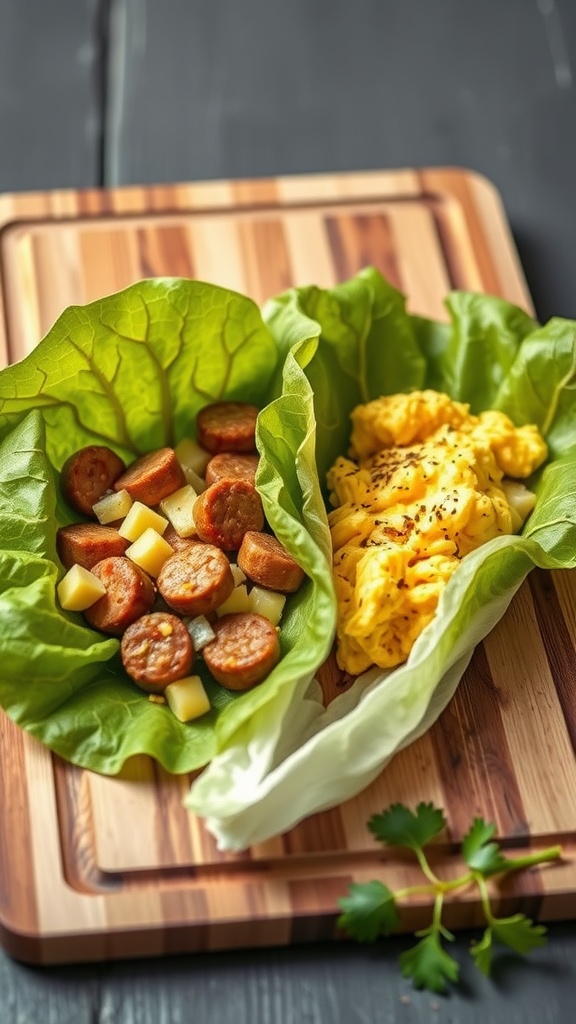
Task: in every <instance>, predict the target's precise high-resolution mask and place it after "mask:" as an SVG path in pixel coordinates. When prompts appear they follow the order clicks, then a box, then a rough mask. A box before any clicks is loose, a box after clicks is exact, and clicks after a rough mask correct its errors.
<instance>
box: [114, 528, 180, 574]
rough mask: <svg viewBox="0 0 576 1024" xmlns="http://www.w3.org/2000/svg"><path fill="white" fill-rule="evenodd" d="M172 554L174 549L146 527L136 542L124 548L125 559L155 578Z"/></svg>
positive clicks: (154, 531)
mask: <svg viewBox="0 0 576 1024" xmlns="http://www.w3.org/2000/svg"><path fill="white" fill-rule="evenodd" d="M173 554H174V548H173V547H171V545H170V544H169V543H168V541H167V540H164V537H161V536H160V534H159V533H157V532H156V530H153V529H152V527H151V526H150V527H148V529H147V530H144V533H142V534H141V535H140V536H139V537H138V539H137V540H135V541H134V543H133V544H131V545H130V547H129V548H126V557H127V558H131V559H132V561H133V562H135V563H136V565H139V566H140V568H141V569H144V572H147V573H148V575H149V576H154V577H155V576H157V575H158V573H159V572H160V569H161V568H162V566H163V565H164V562H165V561H166V559H167V558H170V555H173Z"/></svg>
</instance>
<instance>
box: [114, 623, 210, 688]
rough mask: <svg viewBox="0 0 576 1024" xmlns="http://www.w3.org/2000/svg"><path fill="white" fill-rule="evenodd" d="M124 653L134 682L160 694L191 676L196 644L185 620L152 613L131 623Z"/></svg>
mask: <svg viewBox="0 0 576 1024" xmlns="http://www.w3.org/2000/svg"><path fill="white" fill-rule="evenodd" d="M120 654H121V656H122V664H123V665H124V668H125V669H126V672H127V673H128V675H129V676H130V677H131V678H132V679H133V680H134V682H135V683H137V684H138V686H139V687H140V688H141V689H142V690H147V691H148V692H149V693H159V692H161V691H162V690H164V689H165V688H166V686H168V684H169V683H173V682H174V681H175V680H176V679H182V678H183V677H184V676H186V675H188V673H189V671H190V669H191V667H192V661H193V658H194V647H193V645H192V640H191V639H190V634H189V633H188V630H187V629H186V626H185V625H184V623H183V622H182V620H181V619H179V618H177V617H176V615H171V614H167V613H166V612H152V613H151V614H150V615H142V616H141V617H140V618H139V619H136V621H135V622H133V623H131V625H130V626H128V628H127V630H126V632H125V633H124V636H123V637H122V643H121V644H120Z"/></svg>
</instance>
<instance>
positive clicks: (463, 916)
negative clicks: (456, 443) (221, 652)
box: [0, 169, 576, 963]
mask: <svg viewBox="0 0 576 1024" xmlns="http://www.w3.org/2000/svg"><path fill="white" fill-rule="evenodd" d="M368 264H372V265H374V266H376V267H378V268H379V269H380V270H381V271H382V273H383V274H384V275H385V276H386V277H387V278H388V279H389V280H390V281H391V282H392V283H393V284H395V285H396V286H398V287H399V288H401V289H402V290H403V291H404V292H405V294H406V295H407V299H408V305H409V308H410V310H411V311H413V312H415V313H420V314H423V315H427V316H432V317H438V318H445V316H446V311H445V307H444V298H445V295H446V293H447V292H448V291H449V290H450V289H451V288H466V289H470V290H481V291H487V292H491V293H493V294H497V295H501V296H503V297H505V298H507V299H509V300H510V301H512V302H515V303H517V304H518V305H521V306H523V307H524V308H525V309H527V310H529V309H530V298H529V295H528V292H527V289H526V284H525V281H524V278H523V275H522V271H521V268H520V266H519V263H518V258H517V255H516V252H515V249H514V245H513V242H512V238H511V234H510V230H509V227H508V224H507V222H506V217H505V215H504V212H503V210H502V206H501V203H500V200H499V197H498V195H497V193H496V191H495V190H494V188H493V187H492V186H491V185H490V183H488V182H487V181H485V180H484V179H483V178H481V177H479V176H478V175H475V174H472V173H470V172H467V171H462V170H458V169H423V170H419V171H416V170H404V171H392V172H369V173H361V174H352V175H330V176H328V175H318V176H311V177H305V176H304V177H291V178H278V179H274V180H265V181H258V180H255V181H245V182H197V183H194V184H185V183H183V184H176V185H173V186H157V187H131V188H122V189H112V190H108V191H98V190H92V191H85V192H72V191H68V192H51V193H29V194H21V195H14V196H10V195H7V196H0V357H1V358H3V360H4V362H13V361H15V360H16V359H19V358H21V357H23V356H24V355H25V354H26V353H28V352H30V351H31V350H32V348H33V347H34V346H35V345H36V344H37V342H38V339H39V338H40V337H41V336H42V335H43V334H44V333H45V332H46V331H47V330H48V329H49V327H50V326H51V324H52V322H53V321H54V320H55V319H56V317H57V316H58V315H59V314H60V312H61V311H62V309H63V308H64V307H66V306H68V305H71V304H76V303H84V302H89V301H91V300H93V299H96V298H99V297H100V296H102V295H103V294H107V293H110V292H113V291H117V290H119V289H121V288H123V287H125V286H127V285H128V284H130V283H131V282H132V281H135V280H138V279H140V278H142V277H146V276H162V275H176V276H187V277H199V278H202V279H204V280H209V281H212V282H214V283H218V284H223V285H227V286H228V287H232V288H236V289H237V290H239V291H242V292H245V293H247V294H249V295H251V296H252V297H253V298H254V299H255V300H256V301H257V302H260V303H262V302H264V301H265V300H266V299H267V298H268V297H270V296H271V295H274V294H276V293H278V292H280V291H282V290H284V289H285V288H287V287H290V286H291V285H302V284H311V283H315V284H319V285H321V286H330V285H333V284H335V283H336V282H337V281H340V280H344V279H346V278H348V277H350V276H351V275H352V274H354V273H356V272H357V271H358V270H359V269H361V267H362V266H365V265H368ZM575 639H576V583H575V576H574V574H573V573H569V572H561V571H554V572H552V573H547V572H543V571H540V570H538V571H536V572H534V573H533V574H532V575H531V577H530V579H529V581H527V582H526V583H525V584H524V585H523V587H522V588H521V589H520V591H519V592H518V594H517V595H516V597H515V599H514V601H513V602H512V604H511V606H510V608H509V610H508V612H507V614H506V616H505V617H504V619H503V620H502V621H501V622H500V624H499V625H498V626H497V627H496V629H495V630H494V631H493V632H492V633H491V634H490V636H489V637H487V638H486V641H485V642H484V643H483V644H481V645H480V646H479V648H478V649H477V651H476V653H475V655H474V657H473V659H472V662H471V664H470V666H469V668H468V670H467V672H466V674H465V676H464V678H463V680H462V683H461V685H460V686H459V688H458V690H457V693H456V695H455V697H454V699H453V700H452V702H451V704H450V705H449V706H448V708H447V709H446V710H445V711H444V713H443V715H442V716H441V717H440V719H439V720H438V722H437V723H436V725H435V726H434V727H433V728H432V729H431V730H430V731H429V732H428V733H427V734H426V735H425V736H423V737H422V738H421V739H420V740H418V741H417V742H416V743H414V744H412V745H411V746H410V747H409V748H407V749H406V750H404V751H402V752H400V753H399V754H398V755H397V756H396V757H395V759H394V761H393V762H392V764H391V765H390V766H389V767H388V769H387V770H386V771H385V772H383V773H382V774H381V776H380V777H379V778H378V779H376V780H375V782H374V783H373V784H372V785H371V786H370V787H368V788H367V789H366V790H365V791H364V792H363V793H360V794H359V795H358V796H357V797H356V798H354V799H353V800H349V801H347V802H346V803H344V804H343V805H341V806H340V807H337V808H333V809H331V810H328V811H324V812H322V813H321V814H317V815H314V816H313V817H311V818H309V819H307V820H306V821H304V822H301V823H300V824H299V825H297V826H296V827H295V828H293V829H292V830H291V831H290V832H289V833H287V834H286V835H283V836H277V837H274V838H273V839H270V840H268V841H267V842H264V843H260V844H258V845H257V846H255V847H253V848H252V849H250V850H247V851H245V852H243V853H240V854H238V853H236V854H232V853H224V852H221V851H219V850H218V849H217V848H216V845H215V842H214V839H213V838H212V837H211V836H210V835H209V833H208V832H207V831H206V830H205V829H204V827H203V825H202V822H200V821H198V820H197V819H196V818H195V817H194V816H192V815H190V814H188V813H187V812H186V811H185V810H184V809H183V807H182V797H183V795H184V793H185V792H186V791H187V788H188V786H189V782H190V780H189V778H188V777H174V776H169V775H167V773H166V772H164V771H163V770H162V769H161V768H160V767H159V766H158V765H155V764H153V763H152V762H151V761H149V760H148V759H146V758H144V757H141V758H135V759H134V760H133V761H132V762H131V763H130V765H129V766H127V768H126V770H125V771H124V772H123V773H122V775H121V776H120V777H118V778H115V779H109V778H104V777H101V776H97V775H94V774H91V773H89V772H86V771H84V770H82V769H80V768H77V767H73V766H71V765H68V764H66V763H65V762H64V761H62V760H61V759H59V758H58V757H55V756H52V755H51V754H50V753H49V752H48V751H47V750H46V749H44V748H43V747H41V746H40V744H38V743H37V742H36V741H35V740H34V739H33V738H32V737H30V736H29V735H26V734H24V733H22V732H21V731H20V730H19V729H18V728H17V727H16V726H15V725H13V724H12V723H11V722H10V721H9V720H8V719H7V718H6V716H4V715H2V716H1V717H0V727H1V729H2V747H1V753H0V758H1V775H0V814H1V816H2V832H1V836H2V838H1V839H0V937H1V938H2V941H3V943H4V945H5V946H6V948H7V949H8V950H9V951H10V952H11V953H12V954H13V955H14V956H16V957H19V958H21V959H25V960H29V961H32V962H41V963H53V962H61V961H74V960H95V959H106V958H114V957H123V956H150V955H160V954H166V953H170V952H177V951H183V950H188V951H193V950H203V949H219V948H231V947H239V946H258V945H268V944H274V945H282V944H286V943H292V942H305V941H314V940H318V939H324V938H328V937H335V936H336V934H337V932H336V926H335V920H336V915H337V900H338V898H339V897H340V896H341V895H343V894H344V892H345V891H346V888H347V886H348V885H349V883H350V882H351V881H353V880H355V881H363V880H368V879H370V878H372V877H374V876H375V875H378V874H379V873H380V872H382V871H383V870H385V872H386V879H387V881H388V882H389V884H391V885H393V886H396V885H398V886H400V885H405V884H410V883H412V882H414V881H416V880H419V875H418V870H417V869H416V868H415V866H414V864H413V862H412V861H411V860H409V859H406V858H404V857H402V856H400V855H399V854H397V853H394V852H392V851H388V852H387V853H383V852H382V851H381V849H380V848H379V847H378V846H377V844H376V843H375V842H374V840H373V839H372V837H371V835H370V834H369V833H368V831H367V829H366V822H367V819H368V818H369V817H370V815H371V814H373V813H374V812H375V811H378V810H380V809H382V807H384V806H386V805H387V804H389V803H391V802H394V801H403V802H405V803H407V804H409V805H411V806H414V805H415V804H416V803H417V802H418V801H420V800H427V801H433V802H434V803H436V804H438V805H441V806H443V807H444V809H445V812H446V815H447V819H448V824H449V838H448V839H447V840H446V839H443V840H442V841H439V842H438V843H437V844H436V847H435V850H434V857H435V860H436V862H437V865H438V870H439V871H442V872H444V873H445V874H446V876H449V875H450V874H453V873H454V872H455V871H457V870H458V869H459V867H460V865H459V863H458V859H457V857H456V849H457V843H458V841H459V840H460V839H461V838H462V836H463V834H464V833H465V832H466V830H467V828H468V827H469V824H470V821H471V818H472V817H473V816H474V815H482V816H483V817H485V818H487V819H488V820H492V821H494V822H495V823H496V826H497V829H498V833H499V835H500V836H501V838H502V842H503V845H504V847H505V848H506V849H509V850H517V851H520V850H528V849H538V848H542V847H544V846H546V845H549V844H550V843H551V842H556V841H559V842H561V843H562V844H563V846H564V850H565V861H564V862H563V863H562V864H554V865H551V866H548V867H546V868H545V869H543V870H541V871H535V872H530V873H528V872H525V873H522V874H518V875H516V876H515V877H513V878H511V879H510V880H509V881H507V882H506V886H505V888H503V889H502V891H501V892H500V893H498V892H495V899H496V905H497V906H498V905H499V906H501V908H502V909H503V911H505V912H506V911H508V910H510V911H512V910H514V909H521V910H524V911H525V912H528V913H531V914H540V915H541V917H543V918H544V919H549V920H552V919H559V918H565V917H572V916H574V914H575V912H576V897H575V890H576V869H575V868H574V865H573V861H572V857H573V855H574V850H575V846H576V843H575V838H574V835H575V828H576V806H575V800H574V796H573V794H574V793H575V792H576V759H575V757H574V750H575V746H576V709H575V706H574V697H573V695H574V683H575V671H574V647H575ZM323 681H324V684H325V689H326V690H327V691H330V692H332V693H334V692H336V691H337V688H338V684H339V678H338V675H337V673H334V671H333V669H331V668H330V666H328V667H327V669H326V671H325V673H324V680H323ZM429 913H430V906H429V903H428V902H427V901H426V900H424V899H421V900H420V901H418V900H413V901H412V902H411V903H410V904H409V905H407V906H405V907H404V908H403V927H404V928H405V929H406V930H413V929H415V928H417V927H420V926H422V924H423V923H424V922H425V921H426V919H427V918H428V917H429ZM480 920H481V915H480V910H479V906H478V900H477V896H476V895H475V893H474V892H472V891H471V892H466V893H464V894H463V895H461V896H460V897H458V898H455V899H454V900H453V901H452V902H450V903H449V905H448V908H447V924H448V926H449V927H454V928H462V927H469V926H473V925H475V924H478V923H479V922H480Z"/></svg>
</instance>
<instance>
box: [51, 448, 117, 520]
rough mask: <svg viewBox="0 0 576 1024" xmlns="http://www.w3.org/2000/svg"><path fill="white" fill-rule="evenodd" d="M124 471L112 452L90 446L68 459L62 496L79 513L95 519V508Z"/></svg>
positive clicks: (62, 482)
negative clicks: (93, 508)
mask: <svg viewBox="0 0 576 1024" xmlns="http://www.w3.org/2000/svg"><path fill="white" fill-rule="evenodd" d="M125 469H126V466H125V465H124V463H123V462H122V459H121V458H120V457H119V456H118V455H116V452H113V451H112V449H111V448H107V447H106V446H105V445H97V444H91V445H88V446H87V447H86V448H81V449H80V451H77V452H75V453H74V455H71V456H70V457H69V458H68V459H66V462H65V463H64V465H63V466H62V472H61V475H60V486H61V488H62V493H63V495H64V497H65V498H66V500H67V501H69V502H70V504H71V505H72V506H73V507H74V508H75V509H76V511H77V512H81V513H82V515H84V516H91V517H92V518H93V519H94V518H95V516H94V513H93V511H92V506H93V505H95V504H96V502H97V501H98V500H99V499H100V498H101V497H102V495H103V494H105V493H106V491H108V490H109V489H110V488H111V487H113V486H114V484H115V482H116V480H117V479H118V477H119V476H120V474H121V473H123V472H124V470H125Z"/></svg>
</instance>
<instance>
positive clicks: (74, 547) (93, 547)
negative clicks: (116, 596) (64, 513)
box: [56, 523, 130, 569]
mask: <svg viewBox="0 0 576 1024" xmlns="http://www.w3.org/2000/svg"><path fill="white" fill-rule="evenodd" d="M129 543H130V542H129V541H127V540H125V538H124V537H121V536H120V534H119V533H118V530H114V529H113V528H112V527H111V526H100V525H99V524H98V523H72V524H71V525H70V526H61V527H60V529H59V530H58V531H57V533H56V547H57V549H58V554H59V556H60V561H61V562H62V565H63V566H64V568H66V569H69V568H70V567H71V566H72V565H74V564H75V563H76V564H78V565H82V566H84V568H85V569H91V568H92V566H93V565H96V562H101V561H102V559H103V558H112V557H113V556H115V555H123V554H124V552H125V551H126V548H127V547H128V544H129Z"/></svg>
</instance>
